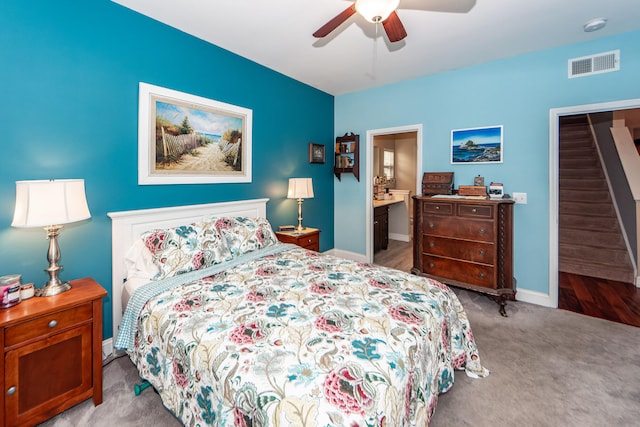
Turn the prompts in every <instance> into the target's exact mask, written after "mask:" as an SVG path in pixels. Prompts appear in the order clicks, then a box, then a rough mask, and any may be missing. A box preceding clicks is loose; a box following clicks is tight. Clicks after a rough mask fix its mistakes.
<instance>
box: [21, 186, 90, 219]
mask: <svg viewBox="0 0 640 427" xmlns="http://www.w3.org/2000/svg"><path fill="white" fill-rule="evenodd" d="M87 218H91V214H90V213H89V206H88V205H87V197H86V195H85V192H84V180H83V179H60V180H41V181H17V182H16V207H15V211H14V213H13V222H12V223H11V225H12V226H13V227H48V226H51V225H62V224H68V223H70V222H76V221H82V220H84V219H87Z"/></svg>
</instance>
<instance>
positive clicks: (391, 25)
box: [382, 10, 407, 42]
mask: <svg viewBox="0 0 640 427" xmlns="http://www.w3.org/2000/svg"><path fill="white" fill-rule="evenodd" d="M382 26H383V27H384V31H385V32H386V33H387V37H389V41H390V42H398V41H400V40H402V39H403V38H405V37H407V31H406V30H405V29H404V25H402V22H401V21H400V18H399V17H398V14H397V13H396V11H395V10H394V11H393V12H391V15H389V17H388V18H387V19H385V20H384V21H382Z"/></svg>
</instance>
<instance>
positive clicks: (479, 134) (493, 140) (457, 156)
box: [451, 125, 504, 165]
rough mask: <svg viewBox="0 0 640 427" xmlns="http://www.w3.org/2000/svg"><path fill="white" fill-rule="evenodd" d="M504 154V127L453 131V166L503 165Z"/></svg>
mask: <svg viewBox="0 0 640 427" xmlns="http://www.w3.org/2000/svg"><path fill="white" fill-rule="evenodd" d="M503 154H504V153H503V127H502V125H499V126H487V127H476V128H468V129H455V130H452V131H451V164H455V165H469V164H473V165H477V164H482V163H502V162H503Z"/></svg>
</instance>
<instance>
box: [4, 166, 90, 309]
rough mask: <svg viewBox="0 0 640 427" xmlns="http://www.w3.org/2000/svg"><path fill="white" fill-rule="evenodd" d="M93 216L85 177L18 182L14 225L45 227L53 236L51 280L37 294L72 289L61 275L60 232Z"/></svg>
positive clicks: (54, 293) (48, 257)
mask: <svg viewBox="0 0 640 427" xmlns="http://www.w3.org/2000/svg"><path fill="white" fill-rule="evenodd" d="M88 218H91V214H90V213H89V207H88V206H87V197H86V196H85V192H84V180H83V179H59V180H53V179H52V180H40V181H17V182H16V206H15V211H14V214H13V222H12V223H11V225H12V226H13V227H21V228H33V227H43V228H44V229H45V230H46V232H47V237H48V238H49V251H48V252H47V260H48V261H49V267H48V268H46V269H45V270H44V271H46V272H47V273H48V274H49V281H48V282H47V283H45V285H44V287H42V288H40V289H38V290H37V291H36V295H37V296H52V295H57V294H59V293H61V292H65V291H67V290H69V289H71V285H70V284H69V283H68V282H63V281H62V280H60V278H59V277H58V273H59V272H60V270H62V266H60V265H58V260H59V259H60V248H59V247H58V240H57V237H58V234H59V233H60V230H61V229H62V227H63V224H69V223H72V222H77V221H82V220H84V219H88Z"/></svg>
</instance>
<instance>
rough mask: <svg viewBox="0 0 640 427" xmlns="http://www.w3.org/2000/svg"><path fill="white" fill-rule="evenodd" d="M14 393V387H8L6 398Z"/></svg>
mask: <svg viewBox="0 0 640 427" xmlns="http://www.w3.org/2000/svg"><path fill="white" fill-rule="evenodd" d="M15 392H16V386H13V387H9V390H7V396H11V395H12V394H13V393H15Z"/></svg>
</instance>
